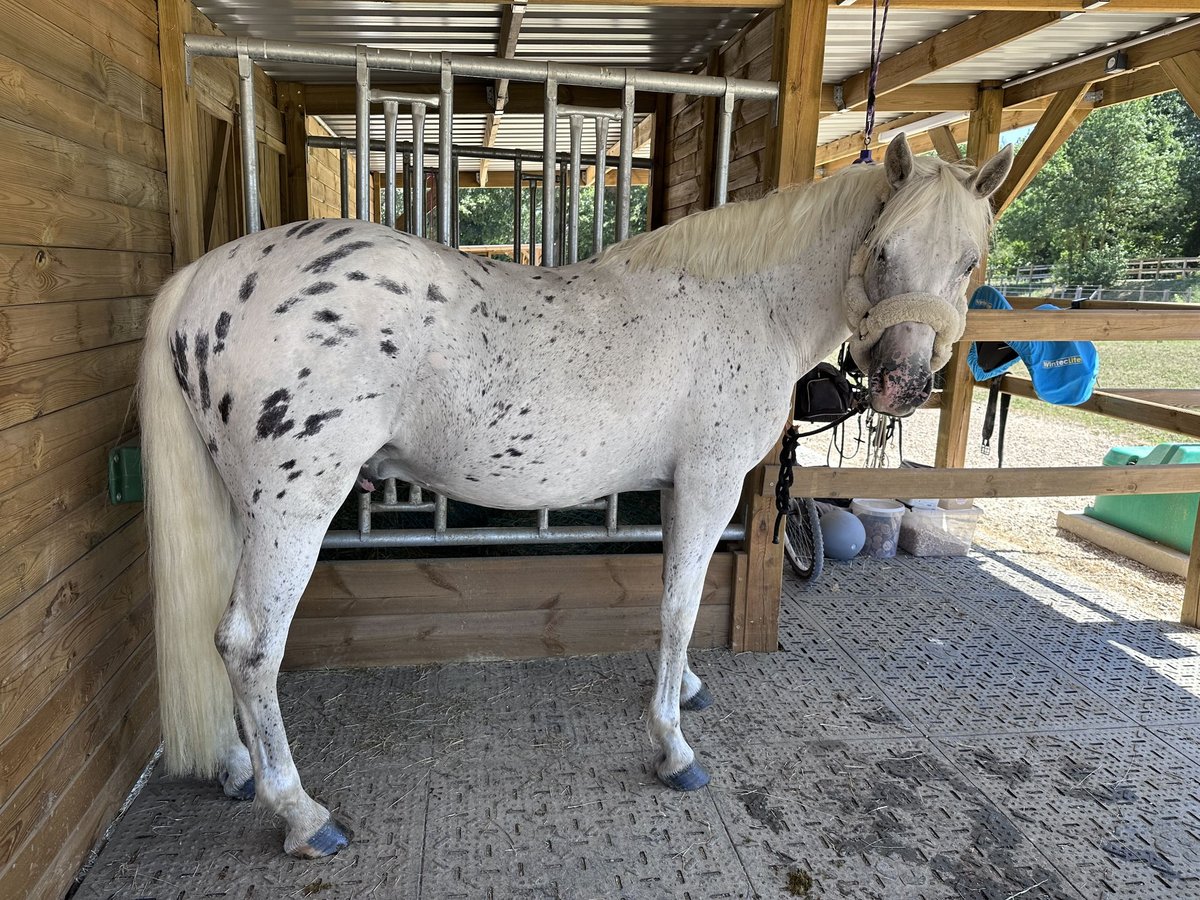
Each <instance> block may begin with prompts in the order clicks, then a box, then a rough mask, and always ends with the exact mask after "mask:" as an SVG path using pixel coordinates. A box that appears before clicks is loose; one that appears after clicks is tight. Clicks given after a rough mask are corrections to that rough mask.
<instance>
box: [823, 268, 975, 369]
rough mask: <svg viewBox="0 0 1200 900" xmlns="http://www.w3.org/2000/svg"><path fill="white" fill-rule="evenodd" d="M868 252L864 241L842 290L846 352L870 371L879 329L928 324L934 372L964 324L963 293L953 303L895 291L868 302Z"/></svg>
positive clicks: (930, 296)
mask: <svg viewBox="0 0 1200 900" xmlns="http://www.w3.org/2000/svg"><path fill="white" fill-rule="evenodd" d="M869 256H870V254H869V252H868V250H867V247H866V246H865V245H864V246H862V247H860V248H859V249H858V251H857V252H856V253H855V254H854V257H853V258H852V259H851V260H850V278H849V279H848V280H847V281H846V289H845V291H843V293H842V310H843V313H844V315H845V316H846V324H847V325H849V326H850V354H851V356H853V357H854V361H855V362H856V363H857V364H858V367H859V368H860V369H861V370H862V371H863V372H869V371H870V365H871V349H872V348H873V347H874V346H875V344H877V343H878V342H879V339H880V338H881V337H882V336H883V333H884V332H885V331H886V330H887V329H889V328H891V327H892V326H893V325H899V324H900V323H902V322H917V323H919V324H922V325H928V326H929V327H930V328H932V329H933V331H934V338H933V356H932V358H931V359H930V361H929V368H930V371H933V372H936V371H937V370H938V369H940V368H942V366H944V365H946V363H947V362H948V361H949V360H950V350H951V349H952V348H953V346H954V342H955V341H957V340H958V339H959V338H960V337H962V334H963V330H964V329H965V328H966V327H967V304H966V294H965V293H964V294H963V296H962V297H960V298H959V302H958V303H955V304H950V303H947V302H946V301H945V300H944V299H943V298H941V297H939V296H938V295H937V294H923V293H920V292H915V293H910V294H896V295H895V296H894V297H888V298H886V299H884V300H880V301H879V302H878V303H876V304H875V305H871V300H870V298H868V297H867V287H866V284H865V282H864V281H863V276H864V274H865V273H866V271H867V260H868V258H869Z"/></svg>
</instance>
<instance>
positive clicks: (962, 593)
mask: <svg viewBox="0 0 1200 900" xmlns="http://www.w3.org/2000/svg"><path fill="white" fill-rule="evenodd" d="M1064 582H1066V584H1067V586H1064ZM785 592H786V595H787V598H786V603H785V609H784V613H783V625H782V645H783V649H782V652H780V653H775V654H760V655H755V654H745V655H741V656H733V655H731V654H730V653H727V652H724V651H707V652H702V653H697V654H694V657H693V665H694V668H695V669H696V671H697V673H698V674H700V675H701V677H702V678H704V680H705V683H706V684H707V685H708V686H709V687H710V688H711V690H712V692H713V694H714V695H715V697H716V700H717V703H716V705H715V706H713V707H712V708H710V709H708V710H705V711H703V712H699V713H688V714H685V722H684V728H685V732H686V733H687V735H688V736H689V739H690V740H691V741H692V743H693V746H694V747H695V748H696V750H697V753H698V754H699V756H700V758H701V760H702V761H703V763H704V764H705V765H706V767H707V768H708V769H709V771H710V772H711V773H712V775H713V781H712V784H711V786H710V787H709V788H708V789H706V790H703V791H700V792H698V793H695V794H687V795H681V794H675V793H671V792H669V791H667V790H665V789H664V788H662V787H661V786H659V784H658V783H657V782H656V781H655V779H654V778H653V775H652V772H651V770H650V768H649V763H650V761H651V758H652V755H651V752H650V750H649V748H648V745H647V743H646V739H645V737H644V730H643V726H642V707H643V705H644V702H645V699H646V697H647V696H648V693H649V689H650V685H651V683H652V678H653V676H652V669H651V659H650V657H649V655H647V654H644V653H638V654H629V655H624V656H610V657H596V658H585V659H557V660H538V661H533V662H524V663H503V662H501V663H477V664H465V665H451V666H441V667H432V668H417V669H411V668H410V669H387V670H360V671H329V672H305V673H296V674H291V675H286V676H285V677H284V678H283V679H282V688H281V693H282V695H283V703H284V712H285V715H286V719H287V723H288V726H289V730H290V733H291V736H292V742H293V744H294V746H295V752H296V757H297V762H298V764H299V766H300V770H301V773H302V775H303V776H304V778H305V782H306V785H307V787H308V788H309V790H310V791H311V792H312V793H313V794H314V795H315V796H316V797H317V798H319V799H321V800H322V801H324V802H325V803H327V804H329V805H330V806H331V807H333V808H334V809H335V810H336V811H337V813H338V815H339V816H340V817H341V818H342V819H343V821H346V822H348V823H349V824H350V825H351V827H352V828H353V829H354V830H355V833H356V834H355V841H354V843H353V844H352V845H351V846H350V848H349V849H348V850H346V851H343V852H342V853H341V854H340V855H338V856H337V857H335V858H333V859H329V860H324V861H321V862H317V863H311V862H300V861H297V860H292V859H289V858H287V857H285V856H283V855H282V853H281V850H280V846H281V834H280V831H279V829H278V828H277V827H276V825H275V824H274V823H273V822H272V821H271V819H270V818H268V817H267V816H265V815H264V814H263V813H262V811H261V810H258V809H256V808H255V807H254V806H253V805H249V804H237V803H234V802H233V801H228V800H225V799H224V798H223V797H222V796H221V794H220V791H219V789H217V788H215V787H214V786H212V785H208V784H199V783H195V782H182V781H175V780H166V779H160V778H158V777H152V778H151V780H150V782H149V783H148V784H147V786H146V787H145V789H144V790H143V791H142V793H141V795H140V796H139V797H138V798H137V800H136V801H135V802H134V804H133V806H132V807H131V809H130V810H129V812H128V813H127V814H126V816H125V817H124V819H123V820H122V821H121V822H120V824H119V826H118V828H117V829H116V832H115V834H114V835H113V837H112V839H111V840H110V842H109V843H108V845H107V846H106V847H105V848H104V849H103V851H102V852H101V854H100V856H99V859H98V860H97V862H96V864H95V866H94V868H93V869H92V870H91V872H90V874H88V876H87V877H86V879H85V880H84V882H83V883H82V885H81V887H80V888H79V891H78V893H77V894H76V898H77V900H98V898H110V897H121V898H162V900H167V898H171V900H176V898H199V897H228V898H256V900H257V898H268V900H273V898H289V897H320V898H343V897H345V898H369V897H376V898H418V897H420V898H425V900H431V898H432V900H452V898H510V897H519V898H549V897H563V898H589V897H598V898H618V897H620V898H674V897H681V898H693V900H701V898H736V897H765V898H779V897H792V896H800V897H808V898H826V900H829V898H840V897H846V898H863V900H867V898H879V900H905V898H928V900H932V898H950V897H955V898H988V900H1015V898H1021V900H1040V898H1074V900H1100V898H1114V900H1115V898H1120V900H1140V898H1151V897H1164V898H1165V897H1171V898H1177V900H1178V898H1200V633H1198V632H1194V631H1191V630H1189V629H1184V628H1182V627H1179V626H1174V625H1170V624H1166V623H1162V622H1157V621H1147V620H1146V619H1145V618H1144V617H1143V616H1142V615H1141V614H1139V613H1138V612H1137V610H1136V608H1135V607H1133V606H1131V605H1129V604H1126V603H1124V602H1122V601H1120V600H1118V599H1114V598H1111V597H1105V596H1103V595H1101V594H1099V593H1097V592H1096V591H1094V590H1091V589H1087V588H1083V587H1078V586H1077V587H1076V588H1072V587H1070V586H1069V581H1067V580H1066V579H1065V577H1064V576H1063V575H1061V574H1060V573H1055V572H1049V571H1047V572H1040V573H1039V572H1035V571H1030V570H1028V569H1025V568H1021V567H1020V566H1018V565H1015V564H1012V563H1010V562H1007V561H1006V560H1005V558H1004V557H1003V556H1001V555H998V554H995V553H992V552H990V551H982V552H978V553H974V554H973V555H972V556H971V557H969V558H966V559H944V560H918V559H912V558H907V557H903V558H897V559H896V560H893V561H891V562H886V563H885V562H874V561H870V560H864V561H856V562H853V563H848V564H840V565H838V564H832V563H831V564H830V565H829V566H828V567H827V570H826V574H825V575H824V577H823V579H822V580H821V581H820V582H819V583H817V584H816V585H814V586H811V587H809V586H806V585H801V584H799V583H794V582H790V581H789V582H788V583H786V584H785Z"/></svg>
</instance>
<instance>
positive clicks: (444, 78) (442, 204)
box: [422, 53, 458, 246]
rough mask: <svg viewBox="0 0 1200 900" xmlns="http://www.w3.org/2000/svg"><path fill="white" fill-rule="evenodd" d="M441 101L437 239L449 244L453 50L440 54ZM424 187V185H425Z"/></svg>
mask: <svg viewBox="0 0 1200 900" xmlns="http://www.w3.org/2000/svg"><path fill="white" fill-rule="evenodd" d="M440 61H441V66H440V68H439V73H440V75H441V83H440V84H439V92H438V97H439V105H438V240H439V241H441V242H442V243H443V244H445V245H446V246H449V245H450V242H451V239H452V238H451V230H450V217H451V213H450V202H451V197H450V180H451V178H453V179H454V181H455V182H457V181H458V172H455V171H452V168H453V166H452V164H453V162H454V158H453V155H452V153H451V150H450V145H451V144H452V143H453V137H454V70H453V68H452V66H451V62H450V54H449V53H443V54H442V55H441V57H440ZM422 189H424V185H422Z"/></svg>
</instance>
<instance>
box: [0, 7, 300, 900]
mask: <svg viewBox="0 0 1200 900" xmlns="http://www.w3.org/2000/svg"><path fill="white" fill-rule="evenodd" d="M197 15H198V14H197ZM0 20H2V21H3V22H4V25H3V27H0V559H2V560H3V565H0V897H59V896H62V895H63V893H64V892H65V891H66V890H67V889H68V888H69V887H70V885H71V882H72V879H73V877H74V875H75V873H76V871H77V869H78V867H79V866H80V864H81V863H82V862H83V861H84V859H85V858H86V856H87V853H88V851H89V850H90V849H91V847H92V846H93V845H94V844H95V842H96V840H97V839H98V837H99V835H100V834H101V833H102V832H103V830H104V828H105V827H106V826H107V825H108V823H109V822H110V821H111V819H112V817H113V815H114V814H115V813H116V811H117V810H118V809H119V808H120V805H121V803H122V801H123V800H124V798H125V796H126V794H127V793H128V791H129V789H130V787H131V786H132V784H133V783H134V781H135V780H136V778H137V776H138V774H139V773H140V772H141V770H142V768H143V767H144V766H145V765H146V763H147V762H148V761H149V759H150V757H151V755H152V754H153V752H154V749H155V747H156V746H157V745H158V742H159V727H158V719H157V708H156V707H157V694H156V687H155V678H154V647H153V638H152V634H151V632H152V625H151V622H152V611H151V598H150V586H149V582H148V577H147V568H146V555H145V551H146V538H145V531H144V528H143V517H142V510H141V506H140V504H134V505H119V506H114V505H112V504H110V503H109V502H108V492H107V451H108V450H109V449H111V448H112V447H113V446H115V445H116V444H118V443H119V442H120V441H121V440H122V439H124V438H125V437H128V436H132V435H133V434H134V433H135V431H136V419H135V415H134V410H133V409H132V405H131V401H132V397H133V384H134V379H135V373H136V367H137V361H138V355H139V352H140V348H141V337H142V334H143V329H144V325H145V319H146V313H147V311H148V309H149V307H150V302H151V299H152V295H153V293H154V291H155V290H157V288H158V286H159V285H160V284H161V283H162V281H163V280H164V279H165V278H166V277H167V276H168V275H169V274H170V269H171V264H172V263H171V250H172V246H171V232H170V227H169V208H170V205H169V200H168V192H167V178H166V150H165V144H164V134H163V128H164V125H163V122H164V119H163V104H162V86H161V78H162V75H161V70H160V64H159V53H158V9H157V5H156V3H155V2H154V0H91V2H89V3H87V4H82V3H61V2H57V0H0ZM197 24H198V25H199V24H207V23H201V22H200V21H199V19H197ZM208 27H209V28H211V26H208ZM217 68H218V67H216V66H206V67H198V73H197V74H198V79H197V83H198V85H199V88H200V90H202V91H203V96H204V97H205V98H206V99H205V107H206V109H208V108H209V107H211V108H212V110H213V111H215V112H216V113H217V114H224V115H228V116H230V117H231V116H232V112H231V111H232V109H233V105H232V96H233V95H232V93H231V92H230V93H227V88H229V87H230V86H231V85H232V81H231V80H230V79H229V78H228V77H227V76H224V75H220V73H218V72H217V71H216V70H217ZM226 68H228V65H226ZM261 81H262V83H261V85H260V93H261V97H262V100H263V105H262V110H261V113H262V116H263V126H264V133H263V137H262V140H263V142H264V144H265V145H267V147H268V149H271V145H272V141H274V143H275V144H278V134H273V129H272V124H271V120H272V119H274V120H275V122H276V123H277V122H278V116H277V114H274V113H273V112H272V110H270V109H268V108H267V101H269V100H271V99H272V90H273V86H272V85H270V84H269V83H268V82H267V81H266V80H265V79H262V80H261ZM213 111H210V112H207V113H206V115H209V117H210V118H212V117H213V115H214V113H213ZM214 121H215V119H214ZM210 137H211V133H210ZM281 146H282V145H279V147H281ZM198 155H199V153H198ZM273 156H275V157H276V159H277V155H276V154H274V153H272V152H267V153H264V168H265V178H264V182H263V183H264V204H265V208H266V210H267V218H268V221H270V220H271V219H272V218H273V217H274V218H276V220H277V217H278V214H279V202H280V201H279V185H278V169H279V166H278V163H277V162H273V161H272V157H273ZM230 171H235V172H236V170H233V169H231V170H230ZM227 180H228V182H229V183H231V184H233V183H236V181H237V179H236V177H234V178H229V179H227ZM229 189H230V190H232V189H233V188H232V187H230V188H229ZM224 228H225V230H224V231H222V232H219V233H218V234H217V235H216V236H217V237H218V239H222V238H223V236H224V235H228V234H229V233H231V232H230V231H229V226H228V224H226V225H225V226H224Z"/></svg>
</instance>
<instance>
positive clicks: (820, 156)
mask: <svg viewBox="0 0 1200 900" xmlns="http://www.w3.org/2000/svg"><path fill="white" fill-rule="evenodd" d="M928 119H929V113H923V112H921V113H912V114H911V115H907V116H903V117H901V118H899V119H893V120H892V121H891V122H888V123H887V124H886V125H882V126H876V127H875V131H874V133H873V134H872V136H871V149H872V150H878V149H879V148H880V147H882V146H884V144H883V141H882V140H880V137H881V136H882V135H883V133H884V132H886V131H896V130H898V129H904V131H905V135H906V136H907V137H908V138H909V140H912V139H913V138H914V137H916V136H917V135H918V134H924V133H925V131H926V130H927V129H922V130H919V131H913V130H912V129H911V126H913V125H918V124H919V123H920V122H922V121H925V120H928ZM863 136H864V132H861V131H856V132H854V134H848V135H846V136H845V137H841V138H838V139H837V140H833V141H829V142H828V143H826V144H821V146H819V147H817V165H818V166H823V165H825V164H826V163H828V162H832V161H833V160H835V159H841V158H842V157H845V156H854V157H857V156H858V154H859V151H861V150H862V148H863Z"/></svg>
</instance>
